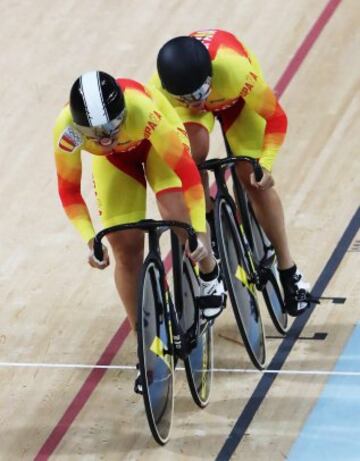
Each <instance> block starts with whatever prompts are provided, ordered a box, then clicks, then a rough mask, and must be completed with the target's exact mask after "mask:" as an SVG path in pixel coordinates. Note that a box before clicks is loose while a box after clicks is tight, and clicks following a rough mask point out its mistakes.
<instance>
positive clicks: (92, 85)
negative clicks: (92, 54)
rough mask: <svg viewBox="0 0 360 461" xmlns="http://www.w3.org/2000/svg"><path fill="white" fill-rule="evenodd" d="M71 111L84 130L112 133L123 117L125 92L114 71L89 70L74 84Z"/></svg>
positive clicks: (96, 133) (77, 123)
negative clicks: (112, 74) (115, 77)
mask: <svg viewBox="0 0 360 461" xmlns="http://www.w3.org/2000/svg"><path fill="white" fill-rule="evenodd" d="M70 111H71V115H72V118H73V121H74V123H75V124H76V125H77V126H78V127H79V129H80V131H83V132H84V134H86V135H94V136H96V137H99V136H111V135H112V133H113V132H114V131H116V130H117V131H118V128H119V126H120V124H121V122H122V120H123V118H124V114H125V101H124V95H123V92H122V90H121V88H120V87H119V85H118V84H117V83H116V80H115V79H114V78H113V77H112V76H111V75H109V74H107V73H106V72H101V71H97V70H94V71H90V72H86V73H85V74H82V75H81V76H80V77H79V78H77V79H76V81H75V83H74V84H73V86H72V88H71V91H70Z"/></svg>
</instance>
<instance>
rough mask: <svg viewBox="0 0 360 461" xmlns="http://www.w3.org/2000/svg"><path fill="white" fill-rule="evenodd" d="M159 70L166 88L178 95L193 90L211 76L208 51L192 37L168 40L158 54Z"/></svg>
mask: <svg viewBox="0 0 360 461" xmlns="http://www.w3.org/2000/svg"><path fill="white" fill-rule="evenodd" d="M157 69H158V73H159V77H160V80H161V84H162V86H163V88H165V89H166V90H167V91H168V92H169V93H171V94H174V95H178V96H181V95H185V94H190V93H193V92H194V91H196V90H197V89H198V88H200V87H201V85H203V83H204V82H205V81H206V79H207V78H208V77H211V75H212V67H211V58H210V54H209V52H208V50H207V49H206V47H205V45H203V44H202V43H201V42H200V41H199V40H197V39H196V38H194V37H189V36H181V37H175V38H173V39H171V40H169V41H168V42H166V43H165V45H164V46H163V47H162V48H161V49H160V51H159V54H158V58H157Z"/></svg>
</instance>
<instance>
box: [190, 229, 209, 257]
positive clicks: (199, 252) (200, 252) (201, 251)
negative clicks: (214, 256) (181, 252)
mask: <svg viewBox="0 0 360 461" xmlns="http://www.w3.org/2000/svg"><path fill="white" fill-rule="evenodd" d="M205 238H206V234H202V233H199V234H197V242H198V245H197V247H196V249H195V250H194V251H193V252H191V251H190V248H189V241H187V242H186V253H187V254H188V255H189V257H190V258H191V259H192V260H193V261H194V263H198V262H199V261H201V260H203V259H204V258H206V257H207V256H208V251H207V249H206V245H205V241H204V239H205Z"/></svg>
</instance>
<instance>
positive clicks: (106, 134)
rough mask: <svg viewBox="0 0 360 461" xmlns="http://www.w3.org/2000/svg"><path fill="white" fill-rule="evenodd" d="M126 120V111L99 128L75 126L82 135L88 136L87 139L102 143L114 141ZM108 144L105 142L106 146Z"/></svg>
mask: <svg viewBox="0 0 360 461" xmlns="http://www.w3.org/2000/svg"><path fill="white" fill-rule="evenodd" d="M124 118H125V109H124V110H123V111H122V112H121V114H120V115H119V116H118V117H117V118H115V119H114V120H111V121H110V122H107V123H104V124H103V125H98V126H82V125H77V124H75V126H76V128H77V129H78V130H79V131H80V133H81V134H83V135H84V136H86V137H87V138H93V139H97V140H99V141H100V143H101V140H102V139H104V141H105V140H110V141H112V140H114V138H115V137H116V136H117V134H118V133H119V131H120V126H121V124H122V122H123V121H124ZM106 144H108V142H107V141H105V142H104V145H106Z"/></svg>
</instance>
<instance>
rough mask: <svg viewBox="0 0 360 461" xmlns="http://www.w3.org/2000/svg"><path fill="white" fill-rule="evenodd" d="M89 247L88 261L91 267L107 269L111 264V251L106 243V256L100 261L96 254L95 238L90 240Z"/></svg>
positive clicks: (103, 247) (103, 246)
mask: <svg viewBox="0 0 360 461" xmlns="http://www.w3.org/2000/svg"><path fill="white" fill-rule="evenodd" d="M88 247H89V249H90V253H89V257H88V263H89V264H90V266H91V267H94V268H95V269H101V270H103V269H105V267H107V266H108V265H109V264H110V259H109V253H108V250H107V248H106V246H105V245H102V249H103V252H104V258H103V260H102V261H99V260H98V259H97V258H96V257H95V255H94V239H91V240H89V242H88Z"/></svg>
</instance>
